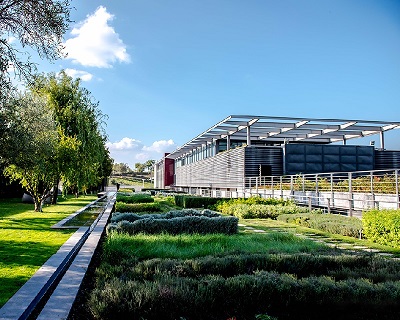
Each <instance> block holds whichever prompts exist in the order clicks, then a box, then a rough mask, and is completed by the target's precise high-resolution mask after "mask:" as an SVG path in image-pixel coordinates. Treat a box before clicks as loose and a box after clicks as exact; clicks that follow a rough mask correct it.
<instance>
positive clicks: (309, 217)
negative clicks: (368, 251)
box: [278, 213, 363, 238]
mask: <svg viewBox="0 0 400 320" xmlns="http://www.w3.org/2000/svg"><path fill="white" fill-rule="evenodd" d="M278 220H279V221H284V222H288V223H294V224H298V225H300V226H303V227H307V228H312V229H319V230H323V231H327V232H329V233H333V234H340V235H343V236H348V237H354V238H358V237H359V236H360V230H362V229H363V226H362V222H361V220H360V219H358V218H355V217H347V216H342V215H337V214H316V213H299V214H284V215H280V216H279V217H278Z"/></svg>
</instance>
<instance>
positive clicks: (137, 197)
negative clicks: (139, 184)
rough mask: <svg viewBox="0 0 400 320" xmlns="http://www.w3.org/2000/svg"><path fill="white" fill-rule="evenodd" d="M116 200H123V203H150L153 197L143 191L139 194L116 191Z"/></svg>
mask: <svg viewBox="0 0 400 320" xmlns="http://www.w3.org/2000/svg"><path fill="white" fill-rule="evenodd" d="M117 202H124V203H151V202H154V199H153V198H152V197H151V196H150V195H148V194H144V193H140V194H131V195H129V194H127V193H118V194H117Z"/></svg>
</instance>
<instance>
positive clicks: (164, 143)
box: [106, 137, 177, 169]
mask: <svg viewBox="0 0 400 320" xmlns="http://www.w3.org/2000/svg"><path fill="white" fill-rule="evenodd" d="M106 146H107V147H108V149H109V150H110V155H111V157H112V158H113V159H114V161H115V162H116V163H121V162H122V163H127V164H128V165H129V167H130V168H132V169H134V168H135V163H136V162H140V163H143V162H146V161H147V160H150V159H153V160H159V159H161V158H162V157H163V156H164V153H166V152H171V151H173V150H175V149H176V147H177V146H176V144H175V143H174V141H173V140H171V139H170V140H159V141H155V142H153V143H152V145H151V146H146V145H144V144H143V143H142V142H141V141H140V140H136V139H133V138H128V137H125V138H122V139H121V140H120V141H116V142H107V143H106Z"/></svg>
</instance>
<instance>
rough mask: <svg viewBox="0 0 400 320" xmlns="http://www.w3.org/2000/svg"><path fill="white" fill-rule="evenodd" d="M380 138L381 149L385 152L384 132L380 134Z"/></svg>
mask: <svg viewBox="0 0 400 320" xmlns="http://www.w3.org/2000/svg"><path fill="white" fill-rule="evenodd" d="M379 138H380V143H381V149H382V150H385V137H384V136H383V131H381V132H379Z"/></svg>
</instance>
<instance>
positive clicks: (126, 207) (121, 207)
mask: <svg viewBox="0 0 400 320" xmlns="http://www.w3.org/2000/svg"><path fill="white" fill-rule="evenodd" d="M115 211H117V212H162V211H163V210H162V208H161V206H160V204H159V203H156V202H154V203H124V202H117V203H116V204H115Z"/></svg>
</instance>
